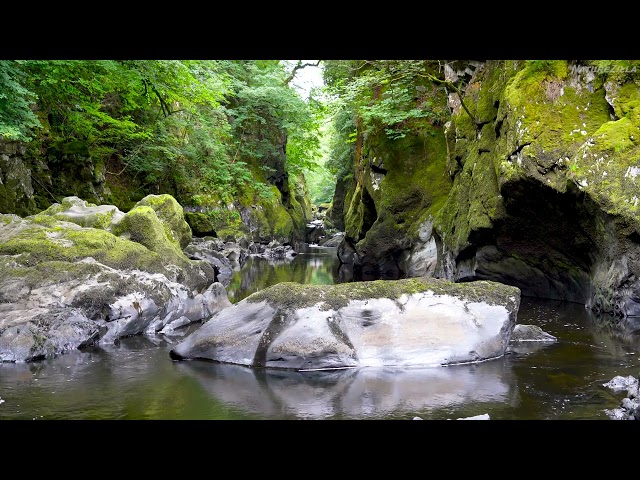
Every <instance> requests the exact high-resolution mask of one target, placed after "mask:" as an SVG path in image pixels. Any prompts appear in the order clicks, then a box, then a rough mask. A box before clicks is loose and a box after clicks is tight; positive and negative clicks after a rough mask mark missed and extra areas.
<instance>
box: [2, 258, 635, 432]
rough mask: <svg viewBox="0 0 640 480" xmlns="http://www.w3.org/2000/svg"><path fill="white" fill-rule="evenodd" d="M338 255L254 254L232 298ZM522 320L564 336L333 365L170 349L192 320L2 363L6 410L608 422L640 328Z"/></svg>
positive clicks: (329, 269)
mask: <svg viewBox="0 0 640 480" xmlns="http://www.w3.org/2000/svg"><path fill="white" fill-rule="evenodd" d="M335 253H336V250H335V248H310V249H308V251H306V252H303V253H300V254H299V255H297V256H296V257H294V259H293V260H291V261H279V262H276V261H268V260H266V259H261V258H255V257H251V258H249V259H248V261H247V262H246V263H245V264H244V266H243V268H242V269H241V271H239V272H236V273H235V274H234V276H233V278H232V279H231V283H230V284H229V287H228V293H229V298H230V299H231V300H232V301H233V302H234V303H235V302H238V301H240V300H241V299H242V298H244V297H246V296H247V295H249V294H250V293H253V292H255V291H257V290H259V289H262V288H265V287H266V286H269V285H272V284H274V283H277V282H282V281H296V282H300V283H316V284H331V283H337V282H339V281H340V280H339V279H340V272H339V269H338V265H337V261H336V255H335ZM518 323H522V324H534V325H538V326H540V327H541V328H542V329H543V330H545V331H546V332H548V333H550V334H552V335H554V336H556V337H557V338H558V342H556V343H553V344H523V345H521V346H515V345H513V346H512V347H510V348H509V350H508V352H507V354H506V355H505V356H504V357H502V358H500V359H494V360H490V361H486V362H482V363H477V364H471V365H456V366H448V367H438V368H414V369H394V368H363V369H359V370H354V369H346V370H337V371H327V372H317V371H316V372H288V371H265V370H253V369H250V368H247V367H241V366H234V365H221V364H216V363H212V362H205V361H195V360H194V361H182V362H175V361H173V360H171V359H170V357H169V350H170V349H171V348H172V346H173V345H174V344H175V343H176V342H179V341H180V340H181V339H182V338H183V336H184V335H186V334H188V333H189V332H191V331H193V330H194V329H195V328H197V325H192V326H190V327H188V328H187V329H184V330H182V331H181V332H178V333H179V334H178V335H172V336H162V335H158V336H135V337H130V338H125V339H122V340H121V341H120V342H118V344H117V345H113V346H102V347H91V348H87V349H85V350H82V351H74V352H71V353H68V354H64V355H61V356H59V357H57V358H53V359H47V360H42V361H38V362H31V363H2V364H0V420H9V419H21V420H116V419H123V420H124V419H131V420H134V419H135V420H151V419H166V420H187V419H189V420H195V419H197V420H222V419H226V420H294V419H310V420H330V419H333V420H360V419H368V420H382V419H385V420H411V419H414V418H416V417H419V418H421V419H423V420H447V419H458V418H468V417H473V416H477V415H482V416H486V415H488V416H489V418H490V419H492V420H609V419H610V417H609V415H608V414H607V413H606V410H607V409H614V408H618V407H619V406H620V402H621V400H622V398H624V396H625V395H626V392H623V393H620V392H614V391H612V390H610V389H609V388H607V387H604V385H603V384H604V383H606V382H608V381H609V380H611V379H612V378H613V377H614V376H616V375H622V376H628V375H632V376H635V377H637V376H638V373H639V370H640V365H639V362H638V356H639V355H640V335H638V333H635V334H633V333H624V334H623V333H620V332H618V331H616V330H614V329H612V328H610V327H607V326H606V325H604V324H602V323H601V322H598V321H597V320H596V319H595V318H594V317H593V316H592V315H590V314H589V312H588V311H587V310H586V309H585V307H584V306H583V305H579V304H573V303H567V302H558V301H551V300H541V299H534V298H527V297H523V298H522V302H521V306H520V310H519V312H518ZM180 334H181V335H180Z"/></svg>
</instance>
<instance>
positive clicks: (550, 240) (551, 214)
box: [464, 179, 603, 303]
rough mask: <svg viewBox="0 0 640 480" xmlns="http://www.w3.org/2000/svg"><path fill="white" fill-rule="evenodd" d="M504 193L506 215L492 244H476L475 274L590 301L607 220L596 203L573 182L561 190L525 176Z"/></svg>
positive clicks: (527, 292) (535, 292)
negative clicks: (564, 190) (595, 263)
mask: <svg viewBox="0 0 640 480" xmlns="http://www.w3.org/2000/svg"><path fill="white" fill-rule="evenodd" d="M501 193H502V195H503V198H504V204H505V208H506V212H507V215H506V216H505V218H504V219H502V220H500V221H497V222H496V223H495V228H494V231H493V242H492V244H490V243H484V244H481V245H477V247H476V254H475V265H474V269H473V270H474V271H473V273H474V275H473V277H475V279H478V280H480V279H482V280H494V281H499V282H501V283H506V284H509V285H514V286H517V287H519V288H520V290H521V291H522V295H524V296H531V297H540V298H548V299H554V300H566V301H571V302H579V303H584V302H586V301H587V299H588V297H589V290H590V271H591V267H592V265H593V263H594V260H595V258H596V256H597V255H598V252H599V251H600V247H599V242H598V238H599V235H600V233H601V231H602V225H603V222H602V221H601V218H602V217H601V214H600V213H599V210H598V208H597V206H596V205H595V203H594V202H593V201H592V200H591V199H590V197H589V196H588V195H586V194H585V193H584V192H583V191H581V190H580V189H579V188H578V187H577V186H576V185H574V184H573V183H570V184H569V186H568V188H567V191H566V192H564V193H561V192H558V191H556V190H554V189H552V188H550V187H547V186H545V185H544V184H542V183H540V182H538V181H534V180H532V179H523V180H519V181H517V182H512V183H510V184H507V185H505V186H503V189H502V192H501ZM599 232H600V233H599ZM467 256H468V254H467ZM471 279H472V278H469V277H467V278H464V280H471Z"/></svg>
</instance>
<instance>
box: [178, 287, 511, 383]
mask: <svg viewBox="0 0 640 480" xmlns="http://www.w3.org/2000/svg"><path fill="white" fill-rule="evenodd" d="M519 304H520V290H519V289H518V288H516V287H511V286H507V285H502V284H499V283H496V282H486V281H478V282H471V283H466V284H457V283H452V282H449V281H446V280H440V279H434V278H431V279H428V278H413V279H402V280H376V281H371V282H356V283H349V284H336V285H302V284H297V283H289V282H284V283H279V284H276V285H274V286H271V287H269V288H266V289H264V290H261V291H259V292H257V293H254V294H252V295H250V296H249V297H247V298H245V299H244V300H242V301H240V302H238V303H237V304H235V305H233V306H231V307H229V308H226V309H224V310H222V311H220V312H218V313H217V314H215V315H213V316H212V317H211V318H210V319H209V320H208V321H207V322H206V323H205V324H203V325H202V326H201V327H199V328H198V329H197V330H196V331H195V332H193V333H192V334H191V335H189V336H188V337H186V338H185V339H184V340H183V341H181V342H180V343H179V344H177V345H176V347H175V348H174V349H172V350H171V352H170V356H171V357H172V358H174V359H207V360H214V361H218V362H225V363H232V364H238V365H246V366H251V367H267V368H280V369H292V370H315V369H332V368H350V367H351V368H354V367H368V366H377V367H386V366H394V367H398V366H400V367H415V366H439V365H449V364H456V363H467V362H478V361H483V360H487V359H491V358H497V357H500V356H502V355H504V353H505V349H506V347H507V344H508V342H509V339H510V337H511V333H512V331H513V328H514V326H515V323H516V317H517V311H518V307H519Z"/></svg>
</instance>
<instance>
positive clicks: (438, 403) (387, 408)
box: [179, 361, 517, 420]
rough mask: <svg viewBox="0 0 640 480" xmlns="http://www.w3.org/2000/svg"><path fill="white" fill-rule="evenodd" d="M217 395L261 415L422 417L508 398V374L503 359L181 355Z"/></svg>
mask: <svg viewBox="0 0 640 480" xmlns="http://www.w3.org/2000/svg"><path fill="white" fill-rule="evenodd" d="M179 368H180V369H182V370H183V371H185V372H186V373H188V374H190V375H193V376H194V378H196V379H197V380H198V382H200V384H201V385H202V388H203V389H204V390H206V391H207V392H208V393H209V394H210V395H211V396H212V397H213V398H215V399H216V400H217V401H220V402H223V403H225V404H227V405H229V406H232V407H234V408H237V409H241V410H244V411H246V412H247V413H253V414H256V415H259V416H260V417H264V418H272V419H275V418H278V419H282V418H298V419H313V420H320V419H364V418H367V419H383V418H384V419H389V418H398V419H409V418H412V417H411V415H412V412H420V414H421V415H422V417H423V418H428V417H430V416H431V415H436V416H437V415H438V414H439V413H438V412H439V411H441V410H443V409H446V410H450V409H452V408H453V409H455V408H460V407H461V406H463V405H465V404H468V403H469V402H472V403H473V404H474V405H475V406H476V409H479V410H482V409H483V408H484V404H491V403H507V404H509V403H512V402H513V400H514V399H515V398H516V397H517V392H516V391H515V390H514V388H515V387H514V385H515V384H514V382H513V374H512V373H511V372H510V371H509V368H508V366H506V365H505V364H504V362H500V361H497V362H496V361H491V362H483V363H479V364H475V365H456V366H450V367H435V368H415V369H397V368H375V367H366V368H359V369H342V370H327V371H313V372H294V371H274V370H266V369H251V368H248V367H241V366H234V365H223V364H218V363H212V362H199V361H191V362H182V363H181V364H180V365H179Z"/></svg>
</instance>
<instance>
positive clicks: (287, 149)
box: [0, 60, 322, 233]
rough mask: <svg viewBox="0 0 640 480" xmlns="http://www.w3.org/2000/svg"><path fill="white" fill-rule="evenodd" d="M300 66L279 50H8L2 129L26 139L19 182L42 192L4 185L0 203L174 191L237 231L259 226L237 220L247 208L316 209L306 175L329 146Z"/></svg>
mask: <svg viewBox="0 0 640 480" xmlns="http://www.w3.org/2000/svg"><path fill="white" fill-rule="evenodd" d="M295 73H296V68H295V66H294V67H292V66H291V65H288V64H286V63H285V62H281V61H278V60H260V61H248V60H247V61H231V60H204V61H199V60H198V61H196V60H95V61H94V60H42V61H40V60H2V61H0V92H1V93H2V95H0V138H1V139H2V140H3V141H4V142H11V141H15V142H20V143H21V144H23V145H26V151H25V153H24V155H22V156H21V158H20V161H23V162H24V164H26V168H27V170H28V171H29V175H28V176H27V177H26V178H25V179H24V181H22V182H21V183H22V184H24V185H22V184H20V185H17V187H18V188H26V189H29V188H31V187H32V188H33V195H32V197H33V198H26V197H29V195H26V196H25V198H19V197H17V196H16V195H15V194H13V193H11V192H9V191H7V192H5V191H4V190H6V189H7V188H9V187H8V186H7V187H3V186H1V185H0V211H2V212H5V213H16V212H19V213H20V214H25V213H35V212H37V211H40V210H43V209H45V208H47V207H48V206H49V205H51V204H52V203H59V202H60V201H61V200H62V198H64V197H66V196H71V195H77V196H79V197H80V198H83V199H86V200H88V201H91V202H94V203H96V204H113V205H116V206H118V207H119V208H121V209H122V210H125V211H126V210H129V209H130V208H132V206H133V205H134V204H135V203H136V202H137V201H138V200H140V199H141V198H143V197H144V196H146V195H148V194H160V193H163V194H171V195H172V196H174V197H175V198H176V199H177V200H178V202H179V203H180V204H181V205H182V206H184V207H185V208H186V209H187V210H189V211H199V212H202V213H205V214H207V215H209V216H210V217H211V220H212V222H213V224H214V226H215V227H216V228H220V229H232V230H233V233H247V232H243V229H242V228H239V227H238V228H236V229H235V230H234V229H233V225H234V220H237V219H238V217H237V213H238V211H239V210H240V209H241V208H242V207H250V206H255V205H260V206H261V207H262V209H263V211H264V212H267V214H268V212H269V211H278V212H279V211H280V209H284V212H285V214H287V215H290V216H293V217H304V216H305V215H306V211H305V210H304V209H301V208H300V207H299V206H298V205H297V204H299V203H300V201H299V200H296V199H295V197H296V192H295V186H296V185H297V184H298V183H300V182H304V177H303V175H304V173H305V172H306V171H308V170H309V169H310V168H313V167H314V165H315V162H316V159H317V157H318V151H319V148H320V145H319V133H318V128H319V122H320V120H321V116H322V104H321V103H320V102H318V101H317V100H315V99H314V97H313V96H311V97H309V98H308V99H306V100H304V99H302V98H301V96H300V95H299V94H298V92H297V91H296V90H295V89H294V88H293V87H292V86H291V85H290V82H291V80H292V78H293V77H294V74H295ZM14 163H15V162H14ZM20 166H22V164H21V165H20ZM2 170H3V171H2V172H0V174H1V175H2V176H3V177H5V179H6V178H8V179H9V180H10V179H11V177H12V173H11V172H12V171H16V165H12V164H8V165H2ZM5 183H6V182H5ZM14 183H15V182H14ZM27 183H29V184H31V185H26V184H27ZM273 186H275V187H276V188H277V190H278V194H276V192H275V191H274V189H273V188H272V187H273ZM11 187H14V185H11ZM307 201H308V200H307ZM303 203H304V201H303ZM233 212H235V214H234V213H233ZM278 215H280V213H278ZM278 222H279V221H278V220H277V219H275V218H274V219H270V224H275V223H278ZM235 223H236V224H237V223H238V222H237V221H236V222H235ZM292 224H293V225H294V226H295V227H298V228H299V225H298V224H300V222H299V221H297V220H296V219H295V218H294V219H293V220H292Z"/></svg>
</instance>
